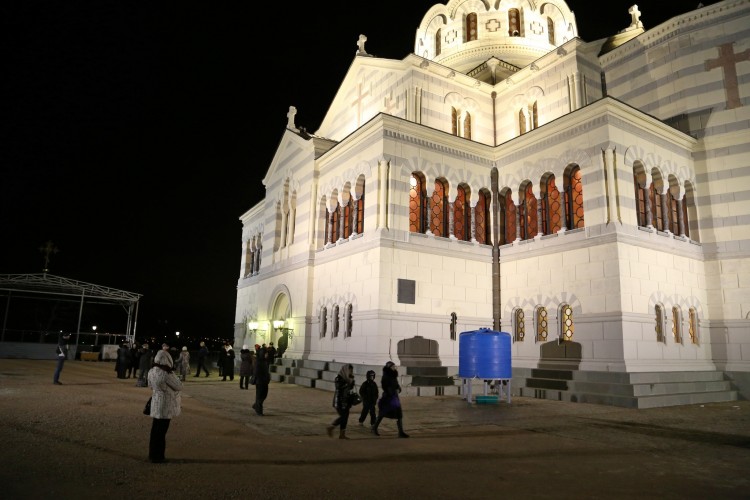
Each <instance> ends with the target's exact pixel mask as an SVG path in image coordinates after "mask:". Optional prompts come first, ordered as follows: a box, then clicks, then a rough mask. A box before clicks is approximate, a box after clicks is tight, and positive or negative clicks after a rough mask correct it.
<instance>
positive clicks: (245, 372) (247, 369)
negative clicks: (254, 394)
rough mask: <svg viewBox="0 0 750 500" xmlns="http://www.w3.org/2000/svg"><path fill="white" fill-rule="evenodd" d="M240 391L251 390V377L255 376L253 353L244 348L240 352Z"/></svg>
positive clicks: (245, 346) (244, 346)
mask: <svg viewBox="0 0 750 500" xmlns="http://www.w3.org/2000/svg"><path fill="white" fill-rule="evenodd" d="M240 360H241V361H240V389H249V388H250V376H251V375H252V374H253V351H251V350H250V349H248V348H247V345H243V346H242V350H241V351H240Z"/></svg>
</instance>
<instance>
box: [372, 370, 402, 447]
mask: <svg viewBox="0 0 750 500" xmlns="http://www.w3.org/2000/svg"><path fill="white" fill-rule="evenodd" d="M380 388H381V389H383V395H382V396H381V397H380V400H379V401H378V419H377V420H376V421H375V425H373V426H372V433H373V434H375V435H376V436H380V434H379V433H378V427H379V426H380V422H382V421H383V419H384V418H392V419H395V420H396V425H397V426H398V437H400V438H408V437H409V435H408V434H407V433H405V432H404V426H403V422H402V420H403V412H402V410H401V399H400V398H399V396H398V395H399V393H400V392H401V385H400V384H399V383H398V370H397V369H396V364H395V363H394V362H393V361H388V362H387V363H386V364H385V366H384V367H383V377H382V378H381V379H380Z"/></svg>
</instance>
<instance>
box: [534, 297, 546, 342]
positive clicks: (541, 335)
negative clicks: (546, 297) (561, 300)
mask: <svg viewBox="0 0 750 500" xmlns="http://www.w3.org/2000/svg"><path fill="white" fill-rule="evenodd" d="M548 328H549V325H548V324H547V309H545V308H544V307H542V306H539V307H537V308H536V341H537V342H545V341H546V340H547V333H548V331H549V330H548Z"/></svg>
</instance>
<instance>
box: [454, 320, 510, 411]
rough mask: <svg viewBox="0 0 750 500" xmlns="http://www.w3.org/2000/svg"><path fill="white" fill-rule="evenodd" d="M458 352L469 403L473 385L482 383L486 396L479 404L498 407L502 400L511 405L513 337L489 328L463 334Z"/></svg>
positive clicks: (459, 365)
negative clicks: (479, 381) (476, 382)
mask: <svg viewBox="0 0 750 500" xmlns="http://www.w3.org/2000/svg"><path fill="white" fill-rule="evenodd" d="M458 348H459V352H458V376H459V378H461V393H462V394H465V395H466V401H467V402H468V403H471V402H472V394H471V393H472V382H473V380H474V379H480V380H483V389H484V390H483V393H484V394H483V395H482V396H477V397H476V400H477V403H478V404H487V403H497V402H498V400H500V399H502V398H506V400H507V402H508V403H510V392H511V389H510V388H511V378H512V369H511V335H510V334H509V333H506V332H497V331H494V330H490V329H489V328H480V329H479V330H474V331H471V332H463V333H462V334H461V335H460V337H459V344H458ZM491 392H495V393H496V394H497V395H492V394H490V393H491Z"/></svg>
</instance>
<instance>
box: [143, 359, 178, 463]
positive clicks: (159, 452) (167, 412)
mask: <svg viewBox="0 0 750 500" xmlns="http://www.w3.org/2000/svg"><path fill="white" fill-rule="evenodd" d="M173 368H174V364H173V361H172V356H170V355H169V353H168V352H167V351H159V352H158V353H157V354H156V356H155V357H154V366H153V368H151V370H149V372H148V385H149V387H151V389H152V390H153V395H152V396H151V414H150V416H151V418H152V421H151V438H150V440H149V443H148V459H149V460H150V461H151V462H153V463H156V464H159V463H164V462H166V461H167V460H166V459H165V458H164V450H165V449H166V447H167V440H166V438H167V431H168V430H169V423H170V422H171V421H172V419H173V418H174V417H176V416H178V415H179V414H180V406H181V402H182V401H181V397H180V391H181V390H182V382H180V379H179V378H177V376H176V375H175V374H174V369H173Z"/></svg>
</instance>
